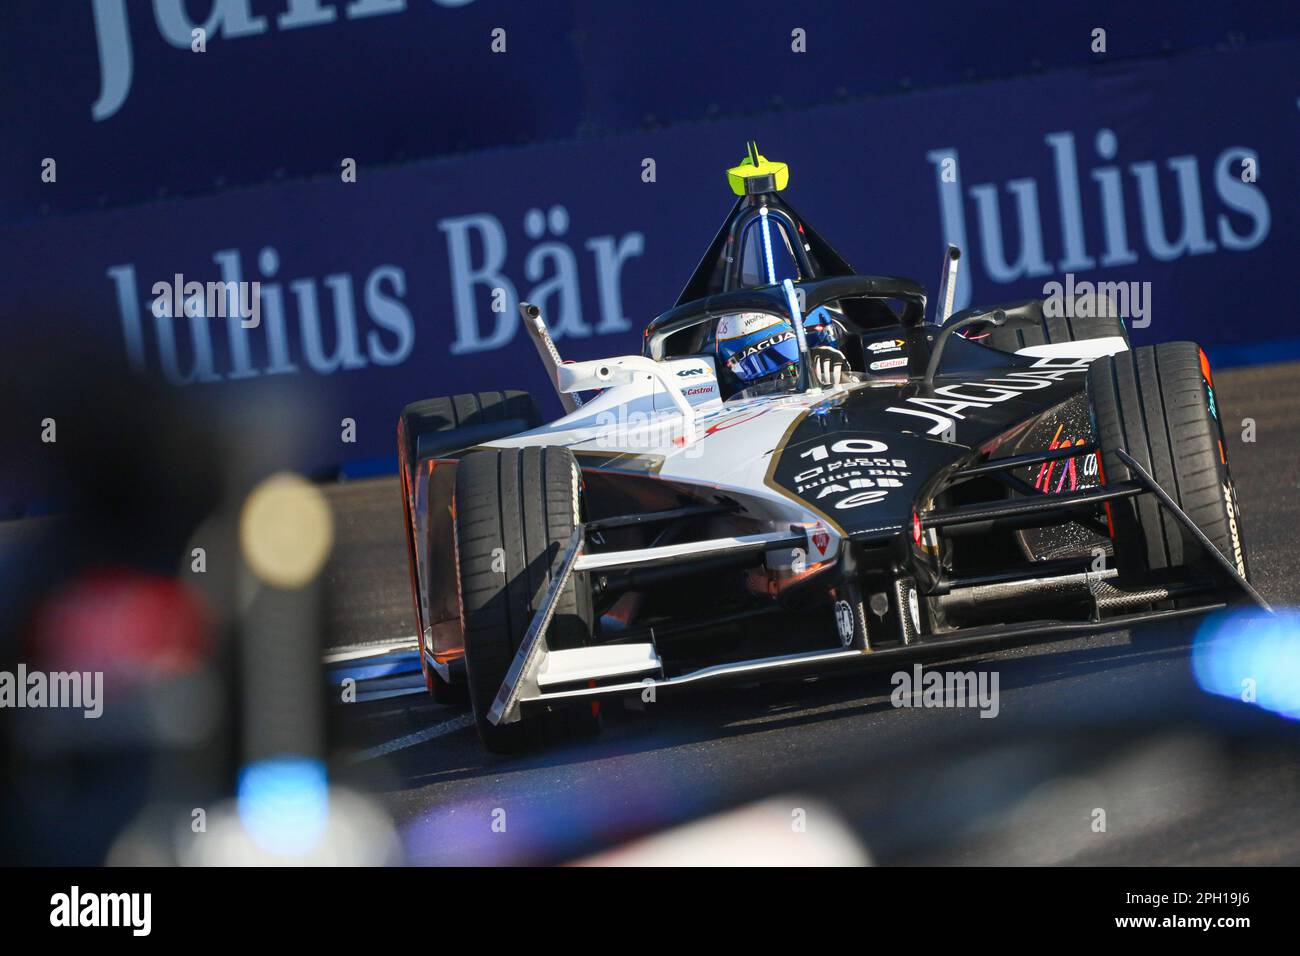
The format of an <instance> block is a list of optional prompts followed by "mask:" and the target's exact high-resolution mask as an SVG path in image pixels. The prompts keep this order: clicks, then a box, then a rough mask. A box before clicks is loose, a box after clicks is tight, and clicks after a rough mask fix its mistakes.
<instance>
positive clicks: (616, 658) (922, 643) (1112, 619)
mask: <svg viewBox="0 0 1300 956" xmlns="http://www.w3.org/2000/svg"><path fill="white" fill-rule="evenodd" d="M1070 453H1071V454H1074V455H1078V454H1080V453H1081V449H1079V448H1074V449H1071V452H1070ZM1117 454H1118V455H1119V457H1120V458H1121V460H1122V461H1124V463H1125V464H1126V465H1127V466H1128V467H1129V469H1130V471H1131V472H1132V473H1133V475H1135V476H1136V480H1134V481H1129V482H1123V483H1119V484H1114V485H1104V486H1101V487H1099V488H1096V489H1089V490H1086V491H1081V492H1075V493H1073V494H1070V495H1062V496H1050V497H1049V496H1043V497H1042V498H1041V499H1032V498H1031V499H1013V500H1010V501H1005V502H995V503H990V504H987V505H986V504H980V505H965V506H961V507H957V508H951V509H947V510H945V511H932V512H930V513H928V514H927V515H926V517H925V519H923V525H924V527H926V528H945V529H948V530H951V529H953V528H957V527H965V528H972V529H975V528H978V529H981V530H984V529H987V528H989V527H993V526H995V525H1001V526H1003V527H1005V526H1008V525H1010V526H1015V525H1017V524H1018V523H1020V522H1023V521H1026V520H1033V519H1036V520H1040V521H1041V520H1042V519H1043V517H1044V516H1045V515H1047V516H1054V515H1058V514H1059V515H1060V516H1062V517H1065V516H1067V515H1069V514H1071V513H1073V512H1077V511H1079V510H1083V509H1088V508H1095V507H1096V505H1098V504H1099V503H1101V502H1104V501H1109V500H1116V499H1119V498H1125V497H1132V496H1135V495H1140V494H1151V495H1154V496H1155V497H1156V498H1157V499H1158V500H1159V502H1160V505H1161V507H1163V508H1164V509H1166V510H1167V511H1169V512H1170V513H1171V514H1172V515H1173V516H1174V517H1175V518H1176V519H1177V520H1178V521H1179V522H1180V523H1181V524H1182V526H1183V527H1184V528H1185V529H1186V530H1187V532H1188V534H1189V535H1190V536H1191V538H1192V539H1193V540H1194V541H1196V542H1198V543H1199V544H1200V546H1201V547H1202V548H1203V549H1204V550H1205V551H1206V552H1207V553H1208V554H1209V555H1211V556H1212V558H1213V559H1214V560H1215V562H1216V564H1217V566H1218V567H1219V568H1220V569H1221V570H1222V571H1223V573H1224V575H1225V576H1226V578H1227V580H1228V581H1229V582H1231V583H1232V584H1233V585H1234V586H1235V588H1236V590H1237V591H1238V592H1239V593H1240V597H1241V598H1244V599H1245V600H1248V601H1250V602H1252V603H1254V604H1256V605H1258V606H1259V607H1261V608H1263V609H1264V610H1266V611H1267V610H1271V608H1269V605H1268V603H1267V602H1266V601H1265V600H1264V599H1263V598H1262V597H1261V596H1260V594H1259V592H1258V591H1256V590H1255V588H1254V587H1253V586H1252V585H1251V584H1250V582H1249V581H1247V580H1246V579H1245V577H1243V576H1242V575H1241V574H1240V573H1239V571H1238V570H1237V568H1236V566H1235V565H1234V564H1233V563H1232V562H1231V561H1230V560H1228V558H1226V557H1225V556H1224V555H1223V554H1222V553H1221V552H1220V551H1219V550H1218V549H1217V548H1216V547H1214V545H1213V544H1212V542H1210V540H1209V539H1208V538H1207V537H1206V536H1205V534H1204V533H1203V532H1202V531H1201V530H1200V529H1199V528H1198V527H1197V526H1196V524H1195V522H1193V521H1192V520H1191V518H1190V517H1188V515H1187V514H1186V513H1185V512H1184V511H1183V510H1182V509H1181V508H1180V507H1179V506H1178V504H1177V503H1176V502H1175V501H1174V500H1173V498H1171V497H1170V496H1169V494H1168V492H1166V491H1165V490H1164V489H1163V488H1161V487H1160V485H1159V484H1158V483H1157V482H1156V481H1155V479H1154V478H1152V477H1151V475H1150V474H1149V473H1147V471H1146V470H1145V469H1143V468H1142V466H1141V465H1140V464H1139V463H1138V462H1136V461H1135V460H1134V459H1133V458H1132V457H1131V456H1130V455H1128V453H1127V452H1125V451H1124V450H1122V449H1121V450H1119V451H1118V452H1117ZM1059 456H1060V453H1059V452H1043V453H1040V454H1034V455H1021V456H1016V457H1015V458H1007V459H1001V460H998V461H988V462H981V463H979V464H976V465H972V466H969V467H968V468H966V469H964V470H963V471H960V472H958V473H957V474H958V476H968V475H973V474H987V473H992V472H997V471H1002V470H1009V469H1012V468H1018V467H1021V466H1023V465H1026V464H1034V463H1037V462H1039V461H1046V460H1049V459H1050V458H1053V457H1059ZM641 520H645V516H633V515H629V516H624V517H622V518H613V519H603V520H602V521H601V522H592V523H590V525H583V524H579V525H578V526H577V527H576V528H575V529H574V531H573V534H572V536H571V537H570V539H569V541H568V543H567V545H566V546H565V549H564V551H563V553H562V555H561V556H560V559H559V564H558V568H557V570H556V573H555V574H554V575H553V576H552V579H551V583H550V586H549V587H548V588H547V590H546V592H545V594H544V595H543V598H542V601H541V605H540V607H539V608H538V609H537V611H536V613H535V614H534V616H533V620H532V623H531V625H530V626H529V628H528V631H527V632H526V634H525V635H524V639H523V641H522V642H521V643H520V645H519V648H518V650H517V652H516V654H515V657H514V659H513V661H512V662H511V665H510V669H509V671H508V672H507V674H506V677H505V679H504V680H503V681H502V683H501V687H500V689H499V690H498V692H497V695H496V698H495V700H494V701H493V704H492V708H491V710H490V712H489V714H488V719H489V720H490V721H491V722H492V723H493V724H509V723H514V722H515V721H518V720H519V719H520V718H521V716H522V712H523V710H524V709H525V708H533V707H546V706H549V705H556V704H568V703H573V702H578V701H582V700H584V699H595V698H615V697H625V696H635V695H647V694H654V695H657V694H658V693H659V692H660V691H668V692H672V691H675V690H678V689H685V688H690V687H698V686H700V685H705V684H721V683H727V682H737V681H750V680H754V679H759V678H762V679H768V678H777V677H781V678H789V677H802V676H813V675H818V674H823V673H827V672H831V671H835V670H839V669H844V668H850V667H855V666H878V665H892V664H894V663H896V662H898V661H899V660H900V659H903V658H906V659H907V660H909V661H913V660H921V659H924V658H928V657H934V656H939V655H950V654H952V653H954V652H964V651H966V650H970V649H974V648H978V647H983V646H987V645H992V644H1014V643H1022V644H1023V643H1032V642H1034V641H1037V640H1039V639H1043V638H1050V637H1056V638H1060V637H1070V636H1076V635H1081V634H1088V633H1095V632H1098V631H1111V630H1123V629H1126V628H1129V627H1132V626H1135V625H1139V624H1150V623H1155V622H1164V621H1171V620H1176V619H1180V618H1187V617H1193V616H1196V615H1201V614H1206V613H1210V612H1212V611H1216V610H1221V609H1223V608H1225V607H1227V606H1229V603H1230V601H1229V597H1231V594H1228V595H1227V596H1224V595H1219V596H1217V597H1211V599H1210V600H1208V601H1207V602H1205V603H1200V604H1196V605H1194V606H1184V607H1177V606H1176V607H1172V608H1159V609H1149V610H1141V611H1135V612H1129V613H1118V614H1112V615H1110V616H1102V615H1101V614H1100V613H1096V614H1094V615H1093V617H1092V619H1090V620H1082V621H1070V620H1037V621H1027V622H1016V623H1010V624H991V625H982V626H974V627H962V628H957V629H954V630H948V631H944V632H942V633H934V634H921V635H917V636H916V637H915V639H913V640H911V641H909V642H906V643H903V644H900V645H898V646H894V647H882V648H871V647H865V648H861V649H859V648H853V647H848V648H845V647H840V648H831V649H825V650H813V651H804V652H800V653H794V654H785V655H779V656H773V657H762V658H756V659H752V660H743V661H734V662H729V663H723V664H716V665H710V666H705V667H699V668H696V669H694V670H690V671H688V672H686V673H682V674H677V675H674V676H665V674H664V668H663V662H662V660H661V659H660V657H659V654H658V651H657V648H656V646H655V643H654V640H653V637H654V634H653V631H651V633H650V638H651V639H650V640H648V641H644V642H619V643H612V644H606V645H597V646H591V647H583V648H573V649H566V650H552V649H550V648H549V647H548V645H547V640H546V633H547V630H548V628H549V626H550V623H551V620H552V618H553V616H554V614H555V608H556V605H557V601H558V598H559V596H560V594H561V593H562V592H563V590H564V588H565V587H566V585H567V584H568V583H569V581H570V580H571V578H572V576H573V575H574V574H580V573H591V572H593V571H608V570H611V569H615V568H622V567H632V566H641V567H644V566H653V565H656V564H665V563H691V562H697V561H704V560H708V559H711V558H716V557H720V556H727V557H740V556H744V555H752V556H754V557H759V556H761V555H762V554H763V553H765V552H766V551H769V550H777V549H781V548H789V547H791V546H795V545H802V544H803V543H804V541H805V535H804V534H802V533H785V532H771V533H766V534H754V535H744V536H739V537H733V538H718V539H710V540H705V541H697V542H691V543H687V544H679V545H670V546H666V547H659V548H645V549H639V550H633V551H615V552H604V553H600V554H588V553H587V552H586V541H587V535H588V532H589V530H590V529H591V528H592V527H595V526H596V525H598V524H602V523H603V524H605V525H607V526H608V525H610V524H612V523H619V522H628V523H630V522H636V521H641ZM1045 570H1046V569H1044V568H1030V569H1028V570H1027V572H1026V573H1025V574H1021V575H1017V574H1009V575H1006V576H1003V577H1002V579H1000V580H985V581H973V580H971V581H963V582H960V586H958V587H956V588H954V587H953V585H955V584H958V582H948V583H947V588H948V590H949V593H952V591H953V590H962V589H963V588H965V589H971V588H980V587H985V588H997V587H1003V588H1007V589H1011V590H1012V592H1013V593H1014V589H1016V588H1020V589H1023V590H1024V592H1025V593H1030V592H1032V591H1034V590H1036V589H1040V588H1042V587H1043V584H1044V582H1047V583H1049V584H1055V585H1057V586H1059V585H1061V584H1062V583H1066V579H1067V578H1070V577H1071V576H1070V575H1068V574H1063V575H1056V576H1044V571H1045ZM1073 576H1074V577H1076V578H1081V580H1080V581H1078V582H1069V583H1078V584H1081V585H1083V586H1084V587H1086V588H1088V589H1089V591H1091V593H1092V595H1093V597H1094V599H1095V605H1096V607H1097V608H1098V610H1099V611H1100V609H1102V608H1111V609H1122V608H1125V607H1129V606H1134V605H1138V606H1149V605H1152V604H1156V603H1158V602H1162V601H1167V600H1170V599H1174V598H1181V597H1185V596H1186V595H1187V594H1191V593H1196V591H1197V589H1188V590H1187V591H1180V590H1179V589H1178V588H1177V587H1175V586H1168V587H1165V586H1162V587H1152V588H1147V589H1144V590H1139V591H1127V590H1122V589H1120V588H1117V587H1115V586H1114V585H1112V584H1110V583H1109V581H1108V580H1107V578H1108V577H1111V576H1113V572H1111V573H1110V575H1107V574H1105V573H1095V572H1086V571H1085V572H1076V573H1075V574H1074V575H1073ZM734 617H735V615H733V616H732V618H733V619H734ZM712 623H715V622H710V621H707V620H704V621H698V622H694V624H692V625H691V627H692V629H695V628H699V629H706V628H707V627H709V626H710V624H712ZM600 681H604V682H605V683H598V682H600Z"/></svg>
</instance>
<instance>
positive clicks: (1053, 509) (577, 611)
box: [398, 143, 1263, 752]
mask: <svg viewBox="0 0 1300 956" xmlns="http://www.w3.org/2000/svg"><path fill="white" fill-rule="evenodd" d="M728 180H729V182H730V184H731V187H732V190H733V192H734V193H735V194H736V195H737V199H736V200H735V203H734V205H733V207H732V209H731V212H730V214H729V215H728V216H727V218H726V221H725V222H724V224H723V226H722V228H721V230H720V231H719V232H718V234H717V236H716V238H715V239H714V240H713V242H712V244H711V245H710V247H709V249H708V251H707V252H706V253H705V256H704V258H703V260H702V261H701V263H700V265H699V266H698V268H697V269H696V271H695V273H694V275H693V276H692V277H691V279H690V281H689V282H688V283H687V284H686V287H685V289H684V290H683V292H682V294H681V297H680V299H679V300H678V303H677V304H676V306H674V307H673V308H671V309H669V310H668V311H667V312H664V313H663V314H662V315H660V316H658V317H657V318H656V319H654V320H653V321H652V322H651V323H650V324H649V326H648V327H647V328H646V330H645V338H644V348H643V351H642V354H640V355H624V356H619V357H615V358H608V359H600V360H595V361H584V362H576V363H565V362H563V361H562V360H561V358H560V356H559V354H558V352H557V351H556V348H555V345H554V344H553V342H552V341H551V339H550V336H549V334H548V332H547V329H546V324H545V321H544V319H543V317H542V316H541V314H540V312H539V310H538V309H537V308H536V307H535V306H532V305H529V304H528V303H522V304H521V305H520V309H521V312H522V314H523V318H524V325H525V327H526V328H527V329H528V331H529V334H530V335H531V336H532V337H533V339H534V342H535V344H536V345H537V348H538V353H539V355H540V357H541V360H542V362H543V364H544V365H545V366H546V368H547V371H548V373H549V375H550V377H551V381H552V383H553V384H554V386H555V389H556V391H557V393H558V395H559V398H560V401H561V403H562V404H563V406H564V408H565V410H566V413H565V414H564V415H563V417H561V418H558V419H556V420H555V421H552V422H550V423H549V424H542V423H541V422H540V421H539V420H538V416H537V412H536V409H535V405H534V403H533V400H532V398H531V397H530V396H529V395H528V394H526V393H523V392H509V391H507V392H483V393H479V394H468V395H456V396H452V397H448V398H435V399H430V400H427V401H421V402H416V403H414V404H412V405H410V406H408V407H407V408H406V409H405V411H404V412H403V413H402V417H401V421H400V423H399V426H398V446H399V453H400V454H399V460H400V470H401V489H402V503H403V507H404V509H405V518H406V521H405V524H406V534H407V543H408V545H409V559H410V569H411V585H412V589H413V595H414V600H415V614H416V622H417V630H418V634H419V639H420V651H421V658H422V662H423V665H424V668H425V679H426V681H427V683H428V686H429V689H430V691H431V693H433V695H434V696H435V697H436V698H437V699H439V700H440V701H443V702H446V703H461V704H463V703H464V702H465V701H466V699H467V700H468V704H469V706H470V707H472V709H473V713H474V717H475V720H476V722H477V725H478V730H479V733H480V735H481V737H482V740H483V743H484V744H485V745H486V746H487V747H488V748H489V749H490V750H493V751H497V752H511V751H516V750H519V749H521V748H523V747H525V746H528V745H530V744H531V743H535V742H538V741H546V740H554V739H556V738H557V737H558V736H560V735H565V734H572V733H587V732H591V731H593V730H594V729H595V728H596V726H597V724H598V721H599V702H601V701H610V700H613V699H616V698H620V697H631V696H635V697H638V698H640V699H641V700H643V701H651V700H655V701H657V700H658V699H659V698H660V697H662V696H668V695H669V694H670V693H671V692H673V691H676V690H678V689H681V688H694V687H704V686H706V685H709V684H714V683H722V682H727V681H731V682H744V683H755V682H759V681H762V680H771V679H786V678H791V677H800V678H802V677H807V676H813V675H821V674H825V673H828V672H832V671H835V670H838V669H847V668H851V667H854V666H864V665H872V664H877V665H879V664H886V665H888V666H897V665H898V664H899V663H900V662H905V663H904V666H907V667H910V666H911V663H912V662H913V661H914V660H920V659H928V658H932V657H935V656H943V655H951V656H956V655H959V654H966V653H969V652H970V650H971V649H972V648H977V647H983V646H986V645H994V644H998V643H1006V642H1017V643H1028V642H1032V641H1035V640H1045V639H1054V638H1060V637H1062V636H1067V635H1075V634H1079V633H1083V632H1089V631H1099V630H1111V629H1120V628H1129V627H1130V626H1132V625H1137V624H1140V623H1143V622H1151V621H1164V620H1169V619H1173V618H1182V617H1186V616H1190V615H1195V614H1202V613H1204V612H1206V611H1210V610H1214V609H1218V608H1222V607H1224V606H1226V605H1227V604H1229V603H1233V602H1237V601H1253V602H1256V603H1258V604H1261V605H1262V604H1263V601H1262V599H1261V598H1260V596H1259V595H1258V593H1257V592H1256V591H1255V590H1254V589H1253V588H1252V586H1251V585H1250V583H1249V581H1248V569H1247V559H1246V548H1245V545H1244V543H1243V541H1242V538H1241V532H1240V522H1239V517H1240V514H1239V509H1238V506H1237V498H1236V493H1235V491H1234V489H1233V483H1232V477H1231V473H1230V471H1229V468H1228V459H1227V452H1226V448H1225V443H1224V437H1223V427H1222V423H1221V421H1220V411H1219V409H1218V407H1217V403H1216V397H1215V391H1214V381H1213V378H1212V376H1211V374H1210V367H1209V363H1208V362H1207V360H1206V357H1205V353H1204V352H1202V351H1201V350H1200V349H1199V348H1198V347H1197V346H1196V345H1194V344H1192V343H1190V342H1169V343H1164V344H1160V345H1156V346H1145V347H1142V348H1130V347H1129V342H1128V336H1127V331H1126V326H1125V324H1124V321H1123V317H1122V316H1121V315H1119V314H1118V312H1119V311H1121V310H1120V309H1117V308H1115V307H1114V305H1113V304H1112V303H1109V302H1105V301H1103V302H1098V301H1096V300H1093V301H1091V302H1086V301H1083V300H1082V299H1080V300H1079V301H1069V300H1067V301H1064V302H1053V301H1052V300H1050V299H1048V300H1031V301H1024V302H1015V303H1010V304H1004V305H999V306H993V307H990V308H983V309H969V310H966V311H963V312H960V313H957V314H955V315H950V314H949V313H950V312H951V310H952V301H953V295H954V283H955V281H956V276H957V270H958V267H959V264H960V251H959V250H958V249H956V248H955V247H951V246H950V247H949V248H948V250H947V254H946V255H945V257H944V264H943V269H942V271H941V280H940V291H939V294H938V296H937V300H938V307H937V308H936V309H935V310H934V313H933V321H932V322H928V321H927V319H926V294H925V290H924V289H923V288H922V287H921V286H920V285H918V284H917V283H916V282H913V281H911V280H908V279H899V278H887V277H878V276H863V275H857V274H856V273H855V272H854V270H853V268H852V267H851V266H849V264H848V263H847V262H846V261H844V259H842V258H841V257H840V256H839V255H838V254H837V253H836V252H835V251H834V250H833V249H832V248H831V247H830V245H828V244H827V242H826V241H825V240H824V239H823V238H822V237H821V236H820V235H818V233H817V232H816V231H814V230H813V229H812V227H811V226H810V225H809V224H808V223H807V222H806V221H804V220H803V219H802V217H800V216H799V214H798V213H797V212H796V211H795V209H794V208H793V207H792V206H791V205H790V203H789V202H787V201H786V200H785V199H784V198H783V197H782V195H781V191H782V190H783V189H784V188H785V186H786V185H787V180H788V170H787V168H786V167H785V165H784V164H781V163H775V162H771V161H769V160H767V159H766V158H765V157H763V156H761V155H759V153H758V150H757V147H756V146H755V145H754V144H753V143H750V144H749V147H748V155H747V156H746V158H745V159H744V161H742V162H741V163H740V164H739V165H738V166H736V167H734V168H732V169H730V170H728Z"/></svg>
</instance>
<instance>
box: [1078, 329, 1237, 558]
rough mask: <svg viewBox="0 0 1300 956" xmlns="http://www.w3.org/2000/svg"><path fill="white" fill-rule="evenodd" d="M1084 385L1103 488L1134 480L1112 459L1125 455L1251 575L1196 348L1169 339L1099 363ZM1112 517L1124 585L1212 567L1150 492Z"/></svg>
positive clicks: (1210, 389) (1115, 508)
mask: <svg viewBox="0 0 1300 956" xmlns="http://www.w3.org/2000/svg"><path fill="white" fill-rule="evenodd" d="M1087 388H1088V399H1089V403H1090V406H1091V409H1092V416H1093V433H1094V434H1095V435H1096V437H1097V443H1098V445H1099V446H1100V448H1101V455H1102V458H1101V465H1102V467H1101V476H1102V482H1103V483H1111V484H1114V483H1117V482H1121V481H1128V480H1129V479H1130V478H1131V477H1132V475H1131V473H1130V471H1129V469H1128V467H1127V466H1125V465H1124V463H1123V462H1122V461H1120V459H1119V457H1118V456H1117V455H1116V454H1115V452H1116V450H1117V449H1119V448H1123V449H1125V450H1126V451H1127V452H1128V453H1129V454H1130V455H1131V456H1132V457H1133V458H1134V459H1135V460H1136V461H1137V462H1138V464H1140V465H1141V466H1142V467H1143V468H1145V469H1146V471H1147V472H1148V473H1149V474H1150V475H1151V476H1152V477H1153V478H1155V480H1156V481H1157V482H1158V483H1159V484H1160V486H1161V487H1162V488H1164V489H1165V491H1167V492H1168V493H1169V495H1170V497H1172V498H1173V499H1174V501H1176V502H1177V503H1178V505H1179V507H1181V508H1182V509H1183V510H1184V511H1185V512H1186V513H1187V515H1188V517H1190V518H1191V519H1192V521H1193V522H1194V523H1195V524H1196V526H1197V527H1198V528H1200V529H1201V531H1202V532H1204V533H1205V535H1206V537H1208V538H1209V539H1210V541H1212V542H1213V543H1214V546H1215V547H1217V548H1218V549H1219V550H1220V551H1221V552H1222V553H1223V554H1224V555H1225V556H1227V558H1228V560H1229V561H1231V562H1232V563H1233V564H1235V565H1236V567H1237V570H1238V571H1240V572H1241V574H1242V575H1243V576H1247V575H1248V564H1247V562H1246V549H1245V544H1244V542H1243V541H1242V538H1241V532H1240V527H1241V525H1240V521H1241V510H1240V508H1239V507H1238V505H1237V493H1236V489H1235V488H1234V487H1233V484H1232V473H1231V471H1230V469H1229V468H1228V458H1227V449H1226V447H1225V443H1224V438H1223V425H1222V422H1221V421H1220V419H1219V412H1218V408H1217V405H1216V403H1215V398H1214V384H1213V380H1212V377H1211V374H1210V365H1209V362H1208V361H1207V360H1206V358H1205V353H1204V352H1202V351H1201V350H1200V349H1199V348H1198V347H1197V346H1196V345H1195V344H1193V343H1191V342H1166V343H1163V344H1161V345H1156V346H1145V347H1143V348H1139V349H1134V350H1132V351H1129V352H1120V353H1119V354H1117V355H1111V356H1106V357H1104V358H1099V359H1097V360H1096V361H1095V362H1093V363H1092V365H1091V366H1090V367H1089V369H1088V386H1087ZM1109 510H1110V516H1111V521H1112V525H1113V528H1114V539H1115V563H1116V567H1117V569H1118V570H1119V573H1120V578H1121V580H1125V581H1128V582H1134V583H1142V582H1144V581H1147V580H1150V579H1151V578H1152V577H1153V576H1155V575H1156V574H1157V572H1161V571H1164V570H1166V569H1169V568H1179V567H1184V566H1201V567H1208V566H1210V565H1211V563H1212V562H1211V559H1210V557H1209V556H1208V555H1205V554H1204V552H1203V550H1202V549H1201V547H1200V545H1199V544H1198V543H1197V542H1195V541H1194V540H1191V539H1190V536H1189V535H1187V534H1186V533H1185V532H1184V530H1183V527H1182V525H1181V524H1180V523H1179V522H1178V520H1177V519H1176V518H1174V517H1173V516H1172V515H1171V514H1169V513H1168V512H1167V511H1166V510H1165V509H1164V508H1163V507H1161V505H1160V503H1159V501H1158V500H1157V499H1156V498H1155V496H1154V495H1141V496H1139V497H1137V498H1126V499H1123V500H1121V501H1112V502H1110V503H1109Z"/></svg>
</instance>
